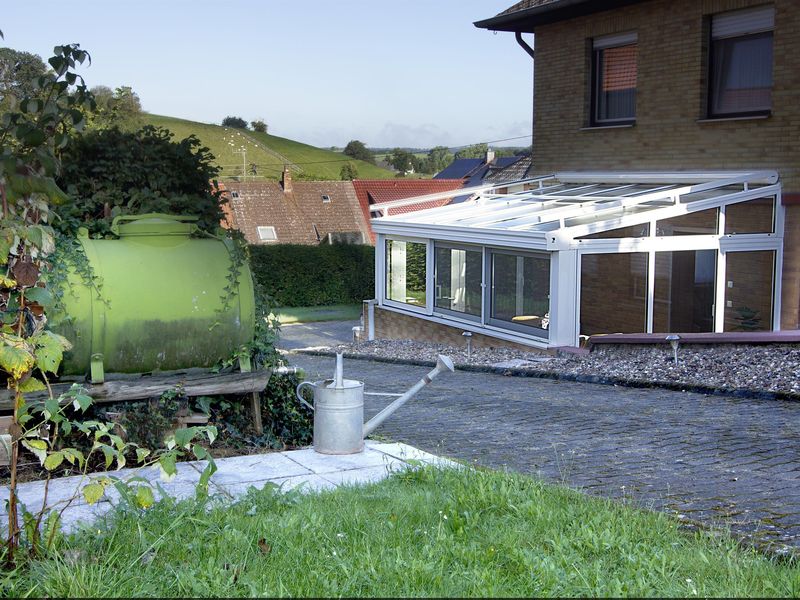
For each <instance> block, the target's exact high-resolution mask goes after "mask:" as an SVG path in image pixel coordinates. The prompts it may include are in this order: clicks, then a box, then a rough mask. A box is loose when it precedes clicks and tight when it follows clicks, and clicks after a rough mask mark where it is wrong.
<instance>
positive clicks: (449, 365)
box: [363, 354, 455, 437]
mask: <svg viewBox="0 0 800 600" xmlns="http://www.w3.org/2000/svg"><path fill="white" fill-rule="evenodd" d="M454 370H455V367H454V366H453V361H452V359H451V358H450V357H449V356H444V355H443V354H440V355H439V357H438V358H437V360H436V366H435V367H434V369H433V370H432V371H430V372H429V373H428V374H427V375H425V377H423V378H422V379H420V380H419V381H418V382H417V383H415V384H414V385H413V386H412V387H411V388H410V389H409V390H408V391H407V392H406V393H405V394H403V395H402V396H400V397H399V398H398V399H397V400H395V401H394V402H392V403H391V404H390V405H389V406H387V407H386V408H384V409H383V410H382V411H381V412H379V413H378V414H377V415H375V416H374V417H372V418H371V419H370V420H369V421H367V422H366V423H364V432H363V434H364V436H365V437H366V436H368V435H369V434H370V433H372V432H373V431H375V430H376V429H377V428H378V427H379V426H380V425H381V423H383V422H384V421H385V420H386V419H388V418H389V417H391V416H392V415H393V414H394V413H395V412H396V411H397V409H398V408H400V407H401V406H403V404H405V403H406V402H408V401H409V400H410V399H411V398H413V397H414V396H415V395H416V394H417V392H419V391H420V390H421V389H422V388H424V387H425V386H426V385H428V384H429V383H430V382H431V381H433V380H434V379H436V377H438V376H439V374H440V373H444V372H445V371H450V372H451V373H452V372H453V371H454Z"/></svg>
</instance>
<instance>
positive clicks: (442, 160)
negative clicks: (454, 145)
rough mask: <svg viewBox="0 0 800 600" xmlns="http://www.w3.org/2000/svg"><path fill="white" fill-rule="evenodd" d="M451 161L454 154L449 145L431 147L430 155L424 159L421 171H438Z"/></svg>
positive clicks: (431, 172) (432, 172)
mask: <svg viewBox="0 0 800 600" xmlns="http://www.w3.org/2000/svg"><path fill="white" fill-rule="evenodd" d="M451 162H453V154H452V153H451V152H450V150H449V149H448V148H447V146H436V147H435V148H431V150H430V152H428V156H427V157H426V158H425V160H424V161H422V163H423V164H422V165H421V167H420V171H422V172H423V173H430V174H434V173H438V172H439V171H441V170H442V169H444V168H445V167H446V166H447V165H449V164H450V163H451Z"/></svg>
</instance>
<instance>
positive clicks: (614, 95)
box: [591, 33, 638, 125]
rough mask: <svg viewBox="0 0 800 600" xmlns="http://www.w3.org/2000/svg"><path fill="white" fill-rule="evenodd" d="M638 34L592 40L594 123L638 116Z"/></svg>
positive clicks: (621, 121)
mask: <svg viewBox="0 0 800 600" xmlns="http://www.w3.org/2000/svg"><path fill="white" fill-rule="evenodd" d="M637 54H638V45H637V35H636V34H635V33H624V34H617V35H611V36H604V37H601V38H595V39H594V40H593V41H592V115H591V124H592V125H626V124H631V123H633V122H634V121H635V120H636V76H637V70H638V68H637Z"/></svg>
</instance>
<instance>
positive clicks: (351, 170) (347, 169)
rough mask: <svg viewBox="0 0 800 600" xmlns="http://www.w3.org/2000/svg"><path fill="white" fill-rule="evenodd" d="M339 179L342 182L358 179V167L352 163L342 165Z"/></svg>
mask: <svg viewBox="0 0 800 600" xmlns="http://www.w3.org/2000/svg"><path fill="white" fill-rule="evenodd" d="M339 179H341V180H342V181H352V180H353V179H358V167H356V165H355V164H354V163H351V162H348V163H345V164H343V165H342V169H341V170H340V171H339Z"/></svg>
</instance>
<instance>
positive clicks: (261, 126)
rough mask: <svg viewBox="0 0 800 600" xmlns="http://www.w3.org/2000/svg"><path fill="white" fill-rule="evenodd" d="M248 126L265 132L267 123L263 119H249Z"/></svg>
mask: <svg viewBox="0 0 800 600" xmlns="http://www.w3.org/2000/svg"><path fill="white" fill-rule="evenodd" d="M250 127H252V128H253V131H257V132H258V133H267V123H266V121H264V119H256V120H255V121H250Z"/></svg>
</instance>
